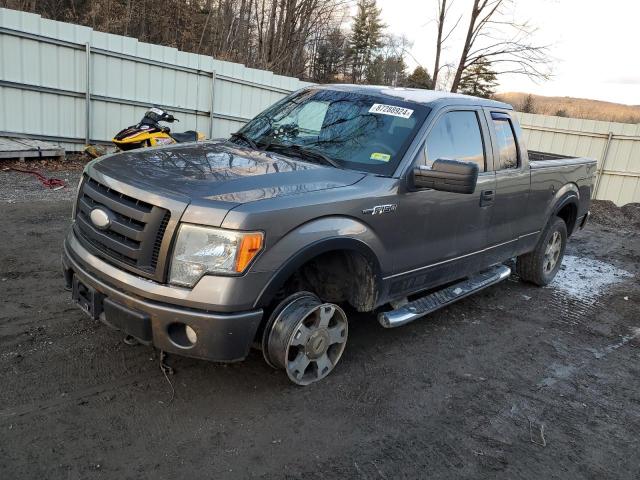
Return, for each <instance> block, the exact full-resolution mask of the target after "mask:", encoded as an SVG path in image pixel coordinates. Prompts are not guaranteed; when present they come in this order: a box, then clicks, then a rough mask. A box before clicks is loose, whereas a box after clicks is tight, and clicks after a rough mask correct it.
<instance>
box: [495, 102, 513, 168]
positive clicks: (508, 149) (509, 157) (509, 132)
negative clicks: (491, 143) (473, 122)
mask: <svg viewBox="0 0 640 480" xmlns="http://www.w3.org/2000/svg"><path fill="white" fill-rule="evenodd" d="M492 118H493V127H494V130H495V132H496V139H497V141H498V156H499V160H500V163H499V166H498V168H496V170H506V169H509V168H518V147H517V146H516V136H515V134H514V133H513V125H512V124H511V120H510V119H509V118H508V117H507V116H506V115H505V116H503V115H500V114H492Z"/></svg>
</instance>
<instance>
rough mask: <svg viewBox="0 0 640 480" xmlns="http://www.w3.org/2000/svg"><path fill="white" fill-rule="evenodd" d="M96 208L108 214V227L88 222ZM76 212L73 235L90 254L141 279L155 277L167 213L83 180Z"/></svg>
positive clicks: (168, 216) (92, 180)
mask: <svg viewBox="0 0 640 480" xmlns="http://www.w3.org/2000/svg"><path fill="white" fill-rule="evenodd" d="M98 207H99V208H101V209H102V210H104V211H106V212H108V213H109V216H110V218H111V225H110V226H109V227H108V228H107V229H99V228H97V227H96V226H94V224H93V222H92V221H91V218H90V215H91V211H92V210H93V209H95V208H98ZM76 212H77V213H76V222H75V227H74V228H75V231H76V234H77V236H78V238H80V240H81V241H83V243H85V244H87V245H88V246H90V248H92V249H93V251H94V253H96V254H97V255H99V256H100V257H102V258H104V259H105V260H107V261H111V262H114V263H116V264H119V265H123V266H127V267H130V268H129V269H131V270H134V271H136V272H138V273H141V274H143V275H145V276H148V277H155V276H157V275H156V274H157V273H158V272H156V269H157V267H158V257H159V255H160V247H161V245H162V240H163V238H164V234H165V231H166V229H167V225H168V224H169V219H170V218H171V213H170V212H169V210H166V209H164V208H161V207H158V206H155V205H152V204H150V203H147V202H145V201H143V200H139V199H136V198H133V197H131V196H129V195H125V194H124V193H121V192H118V191H116V190H113V189H112V188H109V187H107V186H106V185H103V184H101V183H99V182H97V181H96V180H94V179H93V178H89V177H85V178H84V181H83V182H82V186H81V187H80V192H79V194H78V204H77V209H76Z"/></svg>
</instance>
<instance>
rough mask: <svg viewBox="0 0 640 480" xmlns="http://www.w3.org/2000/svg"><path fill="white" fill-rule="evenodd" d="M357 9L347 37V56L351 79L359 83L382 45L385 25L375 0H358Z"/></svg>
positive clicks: (365, 75)
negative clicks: (349, 35)
mask: <svg viewBox="0 0 640 480" xmlns="http://www.w3.org/2000/svg"><path fill="white" fill-rule="evenodd" d="M357 8H358V11H357V13H356V16H355V17H354V19H353V27H352V30H351V37H350V38H349V58H350V61H351V79H352V80H353V82H354V83H361V82H362V81H363V79H364V78H365V77H368V76H376V74H375V73H374V72H372V74H373V75H367V71H368V70H369V68H371V67H372V64H373V62H374V60H375V53H376V50H378V49H379V48H380V47H381V46H382V32H383V30H384V28H385V25H384V24H383V23H382V20H381V18H380V15H381V11H380V8H378V6H377V4H376V0H358V7H357Z"/></svg>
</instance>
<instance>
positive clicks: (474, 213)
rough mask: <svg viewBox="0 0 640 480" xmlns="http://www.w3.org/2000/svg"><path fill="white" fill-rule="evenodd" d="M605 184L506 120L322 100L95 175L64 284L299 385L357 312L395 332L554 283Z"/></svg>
mask: <svg viewBox="0 0 640 480" xmlns="http://www.w3.org/2000/svg"><path fill="white" fill-rule="evenodd" d="M595 169H596V164H595V162H594V161H592V160H587V159H579V158H556V157H553V156H550V155H548V154H534V153H532V152H527V149H526V148H525V145H524V144H523V142H522V138H521V134H520V128H519V125H518V121H517V119H516V117H515V115H514V112H513V110H512V108H511V107H510V106H509V105H507V104H504V103H500V102H496V101H491V100H485V99H481V98H474V97H469V96H464V95H455V94H449V93H443V92H434V91H427V90H415V89H403V88H385V87H362V86H350V85H330V86H317V87H310V88H306V89H303V90H300V91H298V92H295V93H293V94H291V95H289V96H288V97H286V98H284V99H282V100H281V101H279V102H277V103H276V104H274V105H273V106H271V107H270V108H268V109H267V110H265V111H264V112H263V113H261V114H260V115H258V116H257V117H255V118H254V119H253V120H251V121H250V122H248V123H247V124H246V125H245V126H244V127H243V128H242V129H241V130H240V131H238V132H236V133H234V134H233V135H232V136H231V138H230V139H224V140H217V141H209V142H200V143H191V144H179V145H175V146H169V147H163V148H150V149H143V150H135V151H130V152H123V153H117V154H114V155H109V156H106V157H103V158H101V159H98V160H95V161H93V162H91V163H90V164H88V165H87V167H86V169H85V171H84V174H83V178H82V181H81V184H80V186H79V189H78V197H77V201H76V204H75V208H74V213H73V224H72V227H71V229H70V231H69V233H68V235H67V237H66V239H65V242H64V253H63V269H64V275H65V280H66V284H67V287H68V288H70V289H71V290H72V292H73V293H72V295H73V298H74V300H75V301H76V302H77V303H78V304H79V305H80V307H81V308H82V309H83V310H85V311H86V312H87V313H88V314H89V315H90V316H91V317H92V318H93V319H100V320H102V321H103V322H104V323H106V324H107V325H109V326H111V327H114V328H116V329H119V330H121V331H123V332H124V333H125V334H126V335H128V336H130V337H133V338H135V339H137V340H138V341H139V342H142V343H146V344H153V345H154V346H155V347H156V348H158V349H160V350H162V351H166V352H170V353H177V354H181V355H186V356H190V357H196V358H201V359H206V360H211V361H221V362H228V361H236V360H241V359H243V358H245V357H246V356H247V354H248V353H249V351H250V348H251V347H252V346H254V347H257V348H260V349H261V350H262V352H263V355H264V358H265V360H266V361H267V363H269V364H270V365H271V366H273V367H276V368H280V369H284V370H285V371H286V373H287V375H288V377H289V378H290V379H291V381H293V382H294V383H296V384H299V385H307V384H309V383H312V382H314V381H317V380H320V379H322V378H324V377H325V376H326V375H327V374H328V373H329V372H331V371H332V370H333V369H334V367H335V366H336V364H337V363H338V361H339V360H340V357H341V355H342V353H343V351H344V349H345V345H346V341H347V314H348V313H349V312H353V311H359V312H375V313H376V315H377V319H378V321H379V322H380V323H381V324H382V325H383V326H384V327H395V326H398V325H403V324H405V323H407V322H410V321H412V320H414V319H416V318H419V317H421V316H424V315H426V314H428V313H430V312H433V311H434V310H436V309H438V308H440V307H442V306H444V305H447V304H450V303H451V302H454V301H456V300H458V299H460V298H463V297H465V296H467V295H469V294H471V293H473V292H476V291H479V290H481V289H483V288H485V287H487V286H489V285H492V284H495V283H497V282H499V281H500V280H502V279H504V278H506V277H508V276H509V275H510V273H511V269H510V267H508V266H506V265H505V262H509V261H510V260H511V259H513V258H516V263H515V270H516V272H517V274H518V275H519V277H520V278H521V279H522V280H524V281H528V282H532V283H534V284H537V285H545V284H547V283H549V282H550V281H551V280H552V279H553V278H554V276H555V275H556V273H557V271H558V269H559V268H560V264H561V262H562V257H563V253H564V250H565V245H566V241H567V238H568V237H569V236H570V235H571V233H572V232H574V231H576V230H577V229H578V228H581V227H582V226H584V224H585V222H586V220H587V216H588V207H589V201H590V196H591V190H592V186H593V182H594V175H595ZM510 264H511V265H513V263H510ZM373 318H376V317H375V316H372V319H373Z"/></svg>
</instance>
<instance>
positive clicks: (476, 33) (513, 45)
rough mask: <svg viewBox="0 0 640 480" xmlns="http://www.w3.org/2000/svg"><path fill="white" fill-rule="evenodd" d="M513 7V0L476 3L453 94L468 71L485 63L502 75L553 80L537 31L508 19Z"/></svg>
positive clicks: (454, 81) (546, 52)
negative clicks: (535, 36) (508, 10)
mask: <svg viewBox="0 0 640 480" xmlns="http://www.w3.org/2000/svg"><path fill="white" fill-rule="evenodd" d="M511 3H512V2H511V0H473V6H472V8H471V15H470V18H469V26H468V28H467V35H466V37H465V41H464V45H463V47H462V52H461V54H460V61H459V62H458V67H457V69H456V73H455V76H454V77H453V83H452V85H451V91H452V92H456V91H457V90H458V87H459V86H460V80H461V79H462V76H463V74H464V71H465V70H467V69H468V68H470V67H472V66H473V65H475V64H477V63H479V62H481V61H489V62H491V64H492V65H493V66H494V68H496V72H495V73H496V74H498V75H499V74H503V73H516V74H522V75H527V76H528V77H532V78H538V79H544V78H548V77H549V68H548V67H549V64H550V58H549V56H548V47H547V46H544V45H535V44H534V43H533V39H532V36H533V33H534V32H535V29H533V28H531V26H530V25H529V24H528V23H523V24H518V23H516V22H514V21H512V20H509V19H507V17H506V15H505V13H504V11H503V10H504V7H505V6H506V5H508V4H511ZM505 32H507V33H505Z"/></svg>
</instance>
